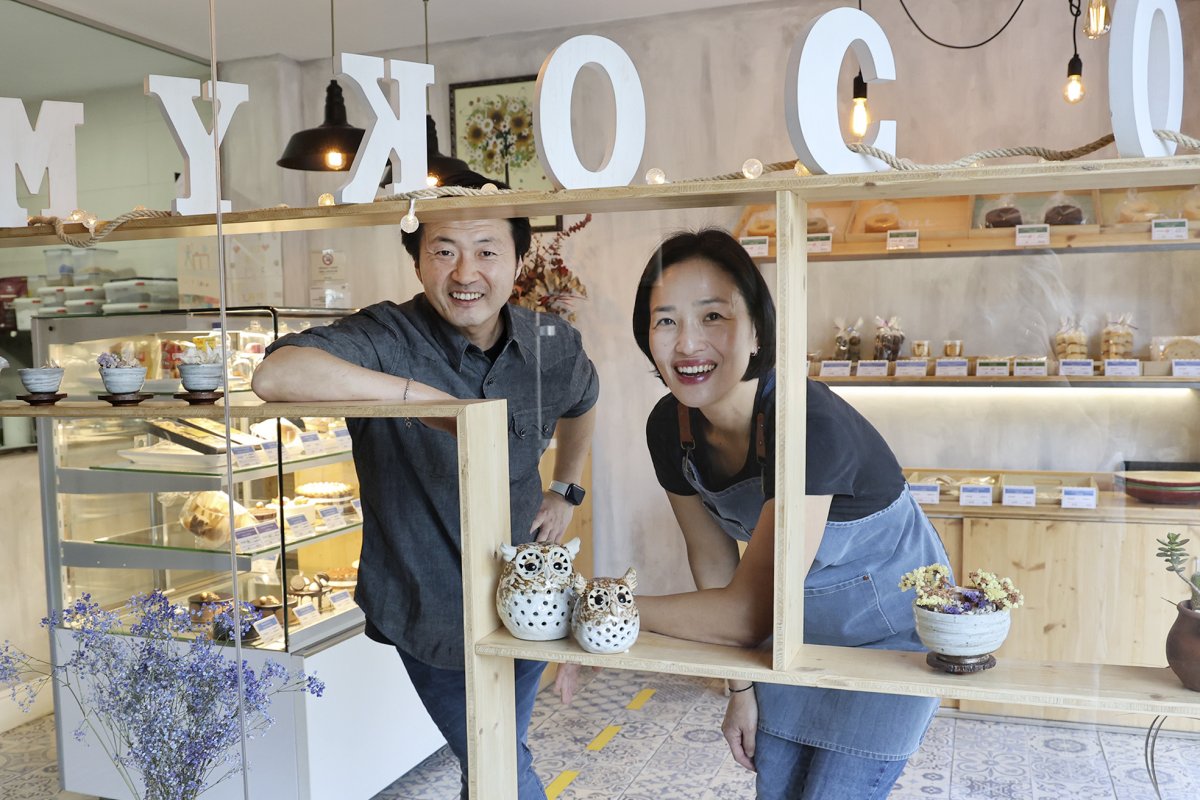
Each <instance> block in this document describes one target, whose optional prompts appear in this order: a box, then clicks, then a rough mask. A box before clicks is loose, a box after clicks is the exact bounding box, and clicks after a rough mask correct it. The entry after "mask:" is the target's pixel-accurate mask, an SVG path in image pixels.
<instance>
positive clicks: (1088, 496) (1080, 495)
mask: <svg viewBox="0 0 1200 800" xmlns="http://www.w3.org/2000/svg"><path fill="white" fill-rule="evenodd" d="M1097 495H1098V492H1097V491H1096V487H1095V486H1064V487H1063V490H1062V507H1063V508H1095V507H1096V500H1097Z"/></svg>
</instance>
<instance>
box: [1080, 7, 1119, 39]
mask: <svg viewBox="0 0 1200 800" xmlns="http://www.w3.org/2000/svg"><path fill="white" fill-rule="evenodd" d="M1111 27H1112V3H1111V2H1110V0H1088V9H1087V22H1086V23H1084V26H1083V32H1084V34H1085V35H1086V36H1087V37H1088V38H1089V39H1099V38H1100V37H1101V36H1103V35H1104V34H1106V33H1108V30H1109V28H1111Z"/></svg>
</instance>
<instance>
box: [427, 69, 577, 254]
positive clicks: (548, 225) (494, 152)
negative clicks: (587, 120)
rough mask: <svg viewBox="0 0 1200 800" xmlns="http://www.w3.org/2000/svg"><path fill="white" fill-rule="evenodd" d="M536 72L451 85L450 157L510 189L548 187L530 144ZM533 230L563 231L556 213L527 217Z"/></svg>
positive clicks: (547, 188)
mask: <svg viewBox="0 0 1200 800" xmlns="http://www.w3.org/2000/svg"><path fill="white" fill-rule="evenodd" d="M536 86H537V75H525V76H522V77H519V78H499V79H496V80H490V81H472V82H470V83H452V84H450V124H451V125H452V126H453V130H454V133H453V136H451V138H450V155H452V156H454V157H455V158H461V159H462V160H463V161H465V162H467V165H468V166H469V167H470V168H471V169H473V170H475V171H476V172H478V173H479V174H481V175H486V176H488V177H489V178H496V179H497V180H501V181H504V182H505V183H507V184H508V185H509V186H511V187H512V188H514V189H546V190H549V189H553V188H554V185H553V184H552V183H550V179H549V178H548V177H546V173H545V172H544V171H543V170H542V162H541V161H539V160H538V154H537V146H536V145H535V144H534V140H533V137H534V128H533V107H534V89H535V87H536ZM529 221H530V223H531V224H532V226H533V230H534V231H560V230H562V217H561V216H558V217H556V216H546V217H532V218H530V220H529Z"/></svg>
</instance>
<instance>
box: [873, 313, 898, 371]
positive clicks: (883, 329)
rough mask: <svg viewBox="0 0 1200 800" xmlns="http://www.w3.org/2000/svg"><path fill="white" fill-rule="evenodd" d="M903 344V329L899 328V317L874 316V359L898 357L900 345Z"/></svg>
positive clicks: (890, 359)
mask: <svg viewBox="0 0 1200 800" xmlns="http://www.w3.org/2000/svg"><path fill="white" fill-rule="evenodd" d="M902 344H904V331H902V330H900V318H899V317H890V318H888V319H887V320H885V319H884V318H883V317H876V318H875V359H876V360H877V361H885V360H886V361H895V360H896V359H898V358H899V357H900V346H901V345H902Z"/></svg>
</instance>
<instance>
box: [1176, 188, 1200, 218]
mask: <svg viewBox="0 0 1200 800" xmlns="http://www.w3.org/2000/svg"><path fill="white" fill-rule="evenodd" d="M1179 216H1180V217H1182V218H1183V219H1190V220H1192V221H1193V222H1195V221H1200V186H1194V187H1192V190H1191V191H1190V192H1185V193H1184V195H1183V197H1180V198H1179Z"/></svg>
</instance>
